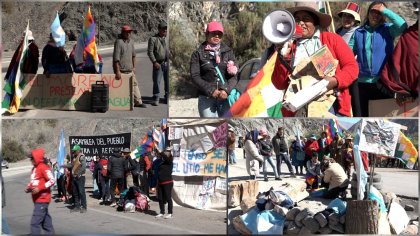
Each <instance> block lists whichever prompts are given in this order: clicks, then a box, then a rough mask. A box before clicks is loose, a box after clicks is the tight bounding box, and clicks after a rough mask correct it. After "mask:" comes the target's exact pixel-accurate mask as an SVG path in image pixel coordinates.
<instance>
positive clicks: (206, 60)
mask: <svg viewBox="0 0 420 236" xmlns="http://www.w3.org/2000/svg"><path fill="white" fill-rule="evenodd" d="M206 45H207V43H206V42H204V43H202V44H201V45H200V47H199V48H198V49H197V50H196V51H195V52H194V53H193V54H192V55H191V61H190V75H191V78H192V81H193V83H194V84H195V85H196V86H197V88H198V89H199V94H200V95H204V96H207V97H210V96H211V95H212V94H213V92H214V90H216V89H223V90H225V91H226V92H227V93H228V94H229V93H230V91H231V90H232V89H233V88H234V87H235V85H236V84H237V83H238V79H237V77H236V75H230V74H228V73H227V64H228V61H233V62H234V63H235V65H237V64H236V59H235V55H234V54H233V51H232V49H231V48H229V47H228V46H227V45H226V44H224V43H221V44H220V54H221V56H220V64H219V65H218V67H219V70H220V72H221V74H222V76H223V79H224V81H225V84H222V82H221V80H220V79H219V77H218V73H217V71H216V69H215V66H214V64H215V63H216V59H215V58H214V56H212V55H211V54H210V52H209V51H206V50H204V48H205V46H206Z"/></svg>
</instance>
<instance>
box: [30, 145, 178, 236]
mask: <svg viewBox="0 0 420 236" xmlns="http://www.w3.org/2000/svg"><path fill="white" fill-rule="evenodd" d="M149 155H150V154H148V155H144V156H142V157H140V158H136V159H132V158H131V157H130V150H129V149H128V148H125V149H123V150H122V151H121V152H120V151H114V152H113V154H112V155H111V156H110V157H109V158H107V157H104V156H101V157H100V158H98V159H95V160H94V161H93V162H92V163H93V164H91V166H92V168H91V170H92V173H93V179H94V181H96V183H97V185H98V187H99V192H100V196H99V203H100V204H102V203H106V202H107V203H109V204H110V206H111V207H115V206H117V203H118V204H121V207H123V208H124V207H125V206H126V204H127V203H128V202H129V200H133V199H129V197H128V195H129V193H130V192H132V193H134V194H135V193H136V192H135V191H136V190H137V192H138V193H139V194H141V196H145V197H146V200H148V197H149V187H150V186H153V187H156V188H157V190H156V193H157V194H156V196H157V199H158V201H159V208H160V213H159V214H158V215H156V218H165V219H170V218H172V213H173V202H172V189H173V178H172V168H173V157H172V153H171V151H170V150H169V149H167V150H165V151H163V152H161V153H159V154H158V155H157V157H156V158H155V160H154V161H153V166H152V163H151V162H150V160H149V157H148V156H149ZM29 158H30V159H31V161H32V164H33V166H34V167H33V170H32V174H31V181H30V182H29V184H28V185H27V187H26V188H25V192H26V193H31V194H32V199H33V201H34V205H35V207H34V213H33V216H32V220H31V234H41V229H42V230H44V232H45V233H50V234H54V227H53V224H52V217H51V215H50V214H49V212H48V206H49V203H50V202H51V188H52V187H53V186H54V185H55V182H56V180H57V190H58V191H57V192H58V199H59V201H60V200H61V201H66V202H67V203H69V204H71V205H72V207H71V210H70V212H80V213H86V212H87V201H86V190H85V181H86V169H87V164H86V163H87V162H86V157H85V155H84V154H83V153H82V152H81V148H80V146H79V145H75V146H74V147H73V148H72V153H71V156H70V155H68V156H67V163H65V164H64V165H58V164H57V163H55V164H54V165H53V167H52V165H51V162H50V160H49V159H48V158H47V157H46V156H45V150H44V149H43V148H38V149H34V150H33V151H32V152H31V154H30V156H29ZM61 168H64V169H65V172H64V173H63V174H58V173H59V171H60V169H61ZM88 168H89V167H88ZM54 172H55V173H54ZM149 182H151V183H152V185H150V184H149ZM117 190H118V192H119V196H120V198H119V201H117V200H116V195H117V194H116V191H117ZM138 196H139V195H137V194H136V195H134V198H136V197H138ZM136 200H137V199H135V200H134V204H133V205H135V204H137V203H136V202H135V201H136ZM166 203H168V213H167V214H165V204H166ZM146 204H147V206H146V209H145V210H148V202H147V203H146ZM132 212H135V210H133V211H132Z"/></svg>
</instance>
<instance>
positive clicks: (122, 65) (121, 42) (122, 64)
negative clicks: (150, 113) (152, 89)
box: [112, 25, 146, 108]
mask: <svg viewBox="0 0 420 236" xmlns="http://www.w3.org/2000/svg"><path fill="white" fill-rule="evenodd" d="M132 32H133V29H132V28H131V27H130V26H128V25H124V26H122V27H121V34H120V37H119V38H118V39H117V40H116V41H115V43H114V53H113V57H112V65H113V69H114V73H115V79H116V80H120V79H121V74H126V75H128V76H129V77H132V78H133V95H132V96H133V100H134V106H135V107H143V108H145V107H146V105H145V104H143V101H142V99H141V93H140V89H139V85H138V82H137V79H136V50H135V48H134V41H133V40H131V39H130V36H131V33H132Z"/></svg>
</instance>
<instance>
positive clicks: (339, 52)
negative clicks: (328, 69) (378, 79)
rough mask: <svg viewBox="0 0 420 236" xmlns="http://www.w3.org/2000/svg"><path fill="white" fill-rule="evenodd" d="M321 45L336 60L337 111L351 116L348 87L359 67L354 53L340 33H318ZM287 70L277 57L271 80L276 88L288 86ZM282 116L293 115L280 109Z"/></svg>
mask: <svg viewBox="0 0 420 236" xmlns="http://www.w3.org/2000/svg"><path fill="white" fill-rule="evenodd" d="M320 39H321V43H322V45H324V44H325V45H327V47H328V49H329V50H330V51H331V54H332V55H333V57H334V58H335V59H337V60H338V66H337V70H336V72H335V75H334V77H335V78H336V79H337V82H338V85H337V88H338V90H339V92H340V95H339V97H338V98H337V99H338V112H339V113H340V114H342V115H345V116H351V115H352V113H351V95H350V92H349V89H348V87H349V86H350V85H351V84H352V83H353V81H355V80H356V79H357V76H358V75H359V67H358V65H357V62H356V60H355V59H354V54H353V52H352V51H351V49H350V48H349V46H348V45H347V44H346V42H345V41H344V40H343V39H342V38H341V37H340V35H338V34H335V33H330V32H321V35H320ZM292 50H293V51H296V45H295V44H294V45H293V46H292ZM288 75H289V72H288V71H287V69H286V67H285V66H283V65H282V64H281V63H280V60H279V59H278V58H277V61H276V66H275V69H274V72H273V75H272V81H273V83H274V85H275V87H276V88H277V89H281V90H284V89H287V87H288V86H289V79H288ZM282 113H283V116H293V115H294V113H292V112H290V111H288V110H286V109H284V108H283V109H282Z"/></svg>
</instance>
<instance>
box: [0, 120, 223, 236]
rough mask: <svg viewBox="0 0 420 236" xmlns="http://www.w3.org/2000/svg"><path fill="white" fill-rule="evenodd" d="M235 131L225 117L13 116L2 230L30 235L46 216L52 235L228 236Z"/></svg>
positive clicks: (5, 155) (7, 136) (6, 125)
mask: <svg viewBox="0 0 420 236" xmlns="http://www.w3.org/2000/svg"><path fill="white" fill-rule="evenodd" d="M227 130H228V123H227V121H226V120H222V119H220V120H215V119H213V120H205V119H195V120H191V119H189V120H188V119H161V120H159V119H21V120H15V119H13V120H12V119H5V120H3V122H2V168H3V166H5V168H3V171H2V173H1V174H2V182H3V180H4V184H3V186H4V190H5V191H4V192H3V193H5V198H4V197H3V201H4V200H5V202H3V208H2V216H3V219H4V221H3V224H4V222H6V223H7V224H8V227H9V229H10V232H11V233H13V234H17V235H20V234H28V233H29V232H33V230H34V229H35V228H36V227H38V226H37V225H36V223H35V221H36V219H35V221H34V217H36V216H37V215H40V214H41V213H42V214H43V215H45V217H44V220H43V223H42V228H43V230H44V231H45V232H50V233H53V234H116V235H121V234H134V235H136V234H145V235H150V234H160V235H168V234H177V235H191V234H192V235H197V234H219V235H225V234H226V228H227V227H226V221H227V218H226V216H227V211H226V209H227V205H226V203H227V146H226V141H227V139H226V137H227ZM22 131H23V132H22ZM24 192H25V193H24ZM39 204H42V206H41V209H39V206H40V205H39ZM43 209H44V210H43ZM45 209H46V212H45ZM41 210H42V212H41ZM31 222H32V223H31ZM39 227H41V226H39Z"/></svg>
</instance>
